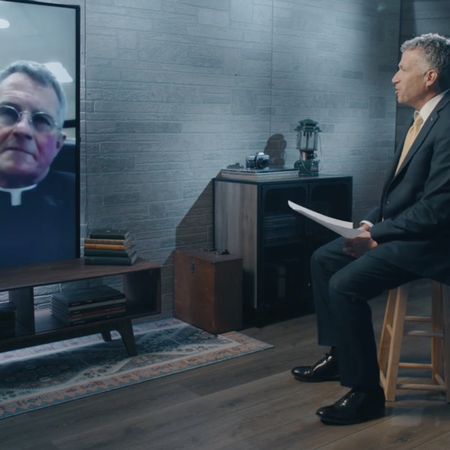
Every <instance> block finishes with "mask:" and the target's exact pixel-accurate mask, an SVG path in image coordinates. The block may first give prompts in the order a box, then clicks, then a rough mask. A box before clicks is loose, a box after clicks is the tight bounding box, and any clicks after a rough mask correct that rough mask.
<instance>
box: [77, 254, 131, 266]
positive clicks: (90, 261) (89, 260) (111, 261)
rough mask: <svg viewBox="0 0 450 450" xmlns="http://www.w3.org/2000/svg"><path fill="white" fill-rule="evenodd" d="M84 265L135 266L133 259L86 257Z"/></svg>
mask: <svg viewBox="0 0 450 450" xmlns="http://www.w3.org/2000/svg"><path fill="white" fill-rule="evenodd" d="M84 263H85V264H87V265H96V264H99V265H100V264H107V265H126V266H131V265H132V264H133V259H132V258H115V257H108V256H85V257H84Z"/></svg>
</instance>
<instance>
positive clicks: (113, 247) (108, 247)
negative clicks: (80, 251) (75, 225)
mask: <svg viewBox="0 0 450 450" xmlns="http://www.w3.org/2000/svg"><path fill="white" fill-rule="evenodd" d="M128 247H129V246H126V245H112V244H86V243H85V244H84V248H91V249H92V248H96V249H103V250H126V249H127V248H128Z"/></svg>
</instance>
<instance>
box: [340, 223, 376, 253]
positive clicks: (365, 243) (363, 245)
mask: <svg viewBox="0 0 450 450" xmlns="http://www.w3.org/2000/svg"><path fill="white" fill-rule="evenodd" d="M368 228H369V227H368V226H367V225H365V224H364V225H363V226H361V227H360V228H358V229H359V230H362V233H361V234H360V235H358V236H356V237H354V238H352V239H344V241H343V243H342V250H344V252H345V253H347V255H350V256H353V257H354V258H359V257H360V256H362V255H364V254H365V253H366V252H368V251H369V250H372V249H373V248H375V247H376V246H377V245H378V244H377V242H376V241H374V240H373V239H372V237H371V235H370V232H369V231H368V230H367V229H368Z"/></svg>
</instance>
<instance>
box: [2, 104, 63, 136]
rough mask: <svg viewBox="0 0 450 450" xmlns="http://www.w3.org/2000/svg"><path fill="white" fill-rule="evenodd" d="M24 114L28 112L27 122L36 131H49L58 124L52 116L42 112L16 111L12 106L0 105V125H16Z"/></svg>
mask: <svg viewBox="0 0 450 450" xmlns="http://www.w3.org/2000/svg"><path fill="white" fill-rule="evenodd" d="M24 114H28V116H29V119H28V123H29V124H30V127H32V128H33V130H34V131H36V132H37V133H50V132H51V131H53V130H54V129H55V128H57V127H58V124H57V123H56V122H55V121H54V119H53V117H52V116H50V115H49V114H47V113H44V112H35V113H33V114H32V113H31V112H30V111H17V109H16V108H14V106H9V105H0V126H3V127H12V126H15V125H17V124H18V123H19V122H20V121H21V119H22V116H23V115H24Z"/></svg>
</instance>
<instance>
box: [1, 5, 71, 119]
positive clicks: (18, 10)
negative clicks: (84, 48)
mask: <svg viewBox="0 0 450 450" xmlns="http://www.w3.org/2000/svg"><path fill="white" fill-rule="evenodd" d="M0 18H1V19H6V20H8V22H9V23H10V24H11V25H10V27H9V28H7V29H0V42H1V45H0V61H1V67H0V69H3V68H5V67H6V66H7V65H9V64H10V63H12V62H14V61H17V60H32V61H37V62H40V63H48V62H60V63H61V64H62V65H63V66H64V67H65V68H66V70H67V71H68V72H69V74H70V76H71V77H72V78H73V79H74V80H76V78H77V76H78V73H77V71H76V32H77V29H76V27H77V23H76V9H75V8H73V7H63V6H55V5H51V4H45V5H43V4H32V3H19V2H14V1H5V0H0ZM62 86H63V89H64V91H65V93H66V96H67V117H66V120H73V119H75V118H76V117H75V116H76V103H75V98H76V83H75V82H72V83H63V84H62Z"/></svg>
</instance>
